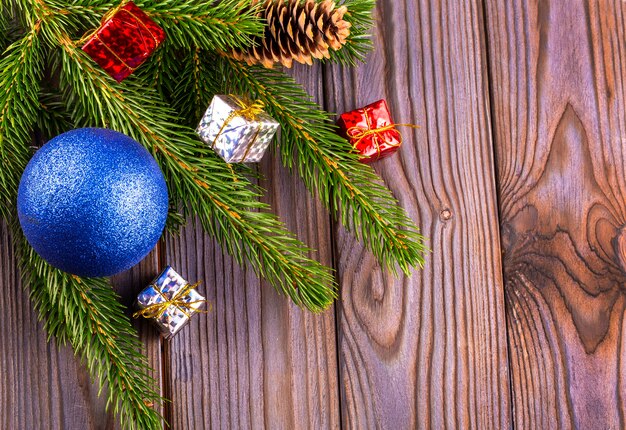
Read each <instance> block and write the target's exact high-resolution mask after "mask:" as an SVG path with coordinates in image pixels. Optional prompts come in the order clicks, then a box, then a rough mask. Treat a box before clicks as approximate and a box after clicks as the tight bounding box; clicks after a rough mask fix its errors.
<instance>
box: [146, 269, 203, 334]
mask: <svg viewBox="0 0 626 430" xmlns="http://www.w3.org/2000/svg"><path fill="white" fill-rule="evenodd" d="M193 287H194V285H190V284H189V283H188V282H187V281H185V280H184V279H183V277H182V276H180V275H179V274H178V273H176V271H174V269H172V268H171V267H170V266H167V267H166V268H165V270H163V272H161V274H160V275H159V276H157V277H156V279H155V280H154V281H153V282H152V284H150V285H149V286H148V287H146V288H145V289H144V290H143V291H141V293H139V296H137V308H139V311H137V312H135V315H134V316H135V317H139V316H143V317H145V318H149V319H152V320H153V321H154V323H155V324H156V325H157V327H158V328H159V330H160V331H161V332H162V333H163V335H164V336H165V337H166V338H167V337H171V336H174V335H175V334H176V333H178V332H179V331H180V329H181V328H183V327H184V326H185V324H187V323H188V322H189V319H190V318H191V316H192V315H193V314H195V313H196V312H200V311H201V308H202V306H203V305H204V303H205V302H206V300H205V298H204V297H202V296H201V295H200V294H198V292H197V291H196V290H195V289H194V288H193Z"/></svg>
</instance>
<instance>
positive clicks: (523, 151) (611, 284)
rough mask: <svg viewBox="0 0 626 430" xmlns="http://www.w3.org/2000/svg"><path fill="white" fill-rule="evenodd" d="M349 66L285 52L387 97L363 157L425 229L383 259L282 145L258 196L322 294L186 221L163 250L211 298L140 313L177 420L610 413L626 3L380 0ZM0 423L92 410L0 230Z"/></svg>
mask: <svg viewBox="0 0 626 430" xmlns="http://www.w3.org/2000/svg"><path fill="white" fill-rule="evenodd" d="M376 23H377V26H376V30H375V33H374V43H375V47H376V49H375V51H374V52H372V54H371V55H370V56H369V60H368V62H367V64H364V65H361V66H359V67H358V68H356V69H347V68H342V67H336V66H320V65H316V66H314V67H311V68H304V67H298V68H295V69H294V71H293V73H294V75H295V76H296V77H297V79H298V80H299V81H300V82H302V83H303V85H305V86H306V88H308V90H309V91H310V92H311V94H312V95H313V96H314V97H315V99H316V100H317V101H318V102H319V103H320V104H321V105H322V106H324V107H325V108H327V109H329V110H331V111H335V112H339V111H344V110H351V109H353V108H356V107H360V106H362V105H364V104H367V103H369V102H372V101H375V100H377V99H379V98H383V97H384V98H386V99H387V101H388V102H389V104H390V107H391V109H392V111H393V114H394V118H395V119H396V121H397V122H399V123H400V122H403V123H406V122H410V123H418V124H420V125H422V128H421V129H419V130H415V131H405V133H404V135H405V144H404V146H403V148H402V149H401V151H400V154H399V155H397V156H395V157H393V158H390V159H387V160H385V161H382V162H379V163H377V164H376V165H375V169H376V170H377V171H378V172H379V173H380V175H381V176H382V178H383V179H384V180H385V182H386V183H387V184H388V185H389V187H390V188H391V189H392V190H393V192H394V193H395V195H396V196H397V198H398V199H399V201H400V202H401V204H402V205H403V206H404V207H405V208H406V209H407V210H408V212H409V213H410V214H411V216H412V217H413V218H414V220H415V221H416V222H417V223H418V224H419V225H420V227H421V229H422V231H423V233H424V234H425V235H426V236H428V237H429V238H430V242H429V244H430V246H431V247H432V249H433V252H432V253H431V254H429V255H428V258H427V263H426V267H425V269H424V270H423V271H415V272H414V274H413V276H412V277H400V278H394V277H392V276H390V275H389V274H387V273H385V272H384V271H382V270H381V268H380V267H379V265H378V264H377V263H376V261H375V259H374V258H373V257H372V256H371V255H370V254H369V253H368V252H367V251H365V250H364V249H363V247H362V245H361V244H359V243H358V242H357V241H356V240H355V239H354V238H353V237H352V236H351V235H350V234H349V233H346V232H345V231H344V230H343V229H342V228H340V227H339V226H338V225H336V224H335V223H334V222H333V221H332V219H331V218H330V216H329V214H328V213H327V212H325V211H324V210H323V209H322V208H321V206H320V204H319V203H317V202H316V201H315V199H313V198H311V197H310V196H309V195H308V193H307V192H306V191H305V189H304V187H303V185H302V183H301V181H300V180H299V179H298V178H296V177H294V176H292V175H290V174H289V173H288V172H286V171H285V170H284V169H283V168H282V167H281V165H280V163H279V162H278V161H277V157H275V156H268V157H266V158H265V160H264V162H263V163H261V166H260V168H261V170H262V171H263V173H264V174H265V175H266V178H267V179H266V180H265V181H264V183H263V184H262V185H263V186H264V187H266V188H267V189H268V190H269V191H268V193H267V197H266V198H267V201H268V202H269V203H270V204H271V205H272V206H273V208H274V209H275V210H276V212H277V213H278V214H279V215H280V216H281V218H282V219H283V220H284V221H285V222H286V223H287V225H288V226H289V227H290V228H291V229H292V230H293V231H295V232H297V234H298V237H299V238H301V239H302V240H304V241H305V242H306V243H308V244H310V245H311V246H312V247H314V248H316V249H317V251H316V252H315V257H316V258H318V259H320V260H321V261H322V262H324V263H325V264H328V265H331V266H333V267H335V268H336V270H337V276H338V279H339V282H340V286H341V300H340V301H339V302H338V303H337V304H336V306H335V307H334V308H333V309H332V310H330V311H328V312H326V313H324V314H322V315H318V316H313V315H310V314H308V313H306V312H304V311H301V310H299V309H297V308H296V307H294V306H293V305H291V304H290V303H289V302H288V301H287V300H286V299H284V298H282V297H279V296H278V295H277V294H276V293H274V291H273V290H272V289H271V288H270V287H268V286H267V285H264V284H263V282H260V281H259V280H258V279H257V278H256V277H255V276H254V274H253V273H250V272H247V271H245V270H242V269H241V268H240V267H239V266H238V265H237V264H235V263H234V262H233V260H232V259H231V258H229V257H227V256H225V255H224V254H223V253H222V252H221V250H220V249H219V247H218V246H216V244H215V243H214V242H213V241H212V240H211V239H210V238H208V237H207V236H205V235H203V234H202V233H201V231H200V229H198V228H196V227H195V226H194V225H193V224H192V225H189V226H188V227H187V228H185V230H184V231H183V233H182V234H181V236H180V237H176V238H169V239H167V240H166V241H165V242H164V243H162V244H160V246H159V247H158V248H157V250H155V252H153V253H152V254H151V256H150V257H149V258H147V259H146V260H145V261H144V262H143V263H141V264H140V265H139V266H138V267H136V268H134V269H133V270H132V271H130V272H129V273H126V274H123V275H121V276H118V277H116V278H115V280H114V281H115V285H116V287H117V289H118V291H119V292H120V294H121V295H122V299H123V301H124V302H125V303H126V304H128V305H130V303H131V302H132V300H133V298H134V296H135V295H136V294H137V292H138V291H139V290H140V289H141V288H142V287H143V286H144V285H145V284H146V283H147V282H149V280H150V279H151V278H152V277H153V276H154V275H155V274H156V273H157V272H158V271H159V268H160V267H162V266H163V265H164V264H165V263H170V264H172V265H173V266H174V267H175V268H176V269H177V270H178V271H179V272H181V273H182V274H184V275H185V276H186V278H187V279H189V280H196V279H203V280H204V284H203V285H204V291H205V293H206V295H207V296H208V298H209V299H210V300H211V301H212V302H213V309H214V310H213V312H211V313H209V314H208V315H206V316H204V315H203V316H199V317H196V318H194V320H193V322H192V324H191V325H190V326H189V327H187V328H186V329H185V330H184V331H182V332H181V333H180V334H179V335H178V336H176V337H175V338H174V339H173V340H172V341H171V342H163V341H161V340H160V339H159V337H158V336H157V333H156V331H155V330H154V329H153V328H152V327H151V326H150V325H149V324H147V323H145V322H141V323H135V324H136V326H137V328H138V329H139V332H140V335H141V338H142V340H143V341H144V344H145V347H146V353H147V354H148V356H149V357H150V361H151V363H152V365H153V367H154V369H155V376H156V377H157V379H158V381H159V382H160V384H161V389H162V390H161V391H162V393H163V395H164V396H165V397H168V398H170V399H171V400H172V402H171V403H168V404H167V405H166V407H165V410H164V411H163V413H164V415H165V416H166V418H167V420H168V422H170V424H171V428H173V429H202V428H277V429H282V428H284V429H293V428H314V429H317V428H333V429H334V428H350V429H365V428H384V429H409V428H418V427H419V428H436V429H439V428H477V429H505V428H512V427H515V428H520V429H526V428H531V429H552V428H563V429H569V428H579V429H621V428H626V321H625V320H624V313H625V308H626V297H625V293H626V288H625V287H624V285H625V282H626V272H625V270H626V229H625V228H624V225H625V223H626V151H625V148H626V2H623V1H621V0H589V1H582V0H571V1H565V0H561V1H557V0H535V1H528V0H513V1H503V0H484V1H479V0H447V1H443V0H442V1H438V0H379V1H378V10H377V13H376ZM0 264H1V266H0V269H1V270H0V282H1V288H2V294H0V315H1V316H2V317H1V318H0V344H1V347H0V428H2V429H40V428H41V429H48V428H52V429H70V430H73V429H109V428H117V424H116V420H115V417H114V416H112V415H111V414H108V413H106V412H105V409H104V401H103V399H101V398H98V397H97V392H96V389H95V386H94V385H93V384H92V382H91V381H90V379H89V377H88V374H87V372H86V370H85V367H84V366H83V365H81V364H80V362H79V361H78V360H77V359H76V358H74V356H73V353H72V351H71V349H70V348H69V347H58V346H57V345H56V344H55V343H54V342H51V343H49V342H47V341H46V335H45V333H44V331H43V329H42V326H41V323H39V322H38V321H37V316H36V314H35V312H34V311H33V309H32V306H31V303H30V302H29V299H28V292H27V291H24V289H23V288H22V287H21V285H20V281H19V275H18V273H17V269H16V262H15V259H14V255H13V252H12V250H11V248H10V239H9V237H8V233H7V230H6V228H4V227H2V228H1V229H0Z"/></svg>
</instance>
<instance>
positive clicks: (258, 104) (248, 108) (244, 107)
mask: <svg viewBox="0 0 626 430" xmlns="http://www.w3.org/2000/svg"><path fill="white" fill-rule="evenodd" d="M228 96H229V97H231V98H232V99H233V100H235V102H236V103H237V105H239V108H240V109H235V110H234V111H232V112H231V113H230V114H229V115H228V117H226V120H225V121H224V124H222V127H221V128H220V131H218V132H217V134H216V135H215V139H213V143H212V144H211V149H214V148H215V145H216V144H217V139H219V137H220V136H221V135H222V133H223V132H224V129H225V128H226V126H227V125H228V124H229V123H230V122H231V121H232V120H233V119H234V118H235V117H238V116H242V117H244V118H245V119H247V120H248V121H255V120H257V119H258V117H259V115H260V114H261V113H262V112H263V108H265V103H263V101H261V100H256V101H254V102H250V101H247V100H244V99H242V98H239V97H237V96H236V95H234V94H229V95H228ZM261 127H262V125H261V124H260V123H259V125H258V127H257V129H256V133H255V135H254V137H253V138H252V139H251V140H250V143H248V147H247V148H246V152H245V153H244V154H243V158H242V160H241V161H242V162H245V161H246V158H248V154H249V153H250V150H251V149H252V145H254V143H255V142H256V140H257V138H258V137H259V133H260V132H261Z"/></svg>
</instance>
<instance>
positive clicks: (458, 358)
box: [326, 0, 511, 429]
mask: <svg viewBox="0 0 626 430" xmlns="http://www.w3.org/2000/svg"><path fill="white" fill-rule="evenodd" d="M376 21H377V28H376V30H375V34H374V45H375V50H374V52H373V53H372V54H371V55H370V56H369V58H368V60H367V63H366V64H365V65H362V66H360V67H359V68H358V69H356V71H352V70H350V69H346V68H341V67H329V73H328V74H327V76H328V79H327V82H326V90H327V94H328V100H329V105H328V108H329V109H330V110H332V111H336V112H343V111H347V110H352V109H354V108H358V107H361V106H364V105H366V104H368V103H371V102H373V101H375V100H377V99H380V98H386V99H387V101H388V103H389V105H390V109H391V111H392V112H393V118H394V119H395V121H396V122H397V123H417V124H420V125H421V126H422V128H421V129H419V130H417V131H412V130H410V129H403V130H402V133H403V135H404V138H405V141H404V145H403V147H402V148H401V150H400V154H399V155H396V156H394V157H393V158H390V159H386V160H383V161H381V162H378V163H376V164H375V165H374V167H375V169H376V171H377V172H379V173H380V175H381V176H382V178H383V179H384V180H385V182H386V183H387V184H388V185H389V186H390V188H391V189H392V190H393V192H394V194H395V195H396V197H397V198H398V199H399V201H400V203H401V204H402V205H403V206H404V207H405V208H406V209H407V210H408V212H409V213H410V215H411V216H412V217H413V218H414V219H415V221H416V222H418V224H419V225H420V226H421V230H422V232H423V233H424V234H425V235H426V236H427V237H429V238H430V242H429V243H430V246H431V248H432V249H433V252H432V253H431V254H430V255H428V257H427V260H426V267H425V269H424V270H423V271H421V272H420V271H415V272H414V273H413V276H412V277H411V278H407V277H400V278H399V279H394V278H393V277H392V276H391V275H389V274H387V273H384V272H383V271H381V268H380V267H379V265H378V264H377V262H376V261H375V259H374V257H373V256H372V255H371V254H370V253H368V252H366V251H365V250H364V249H363V247H362V246H361V245H360V244H359V243H358V242H357V241H356V240H355V239H354V238H353V236H352V235H351V234H348V233H346V232H345V231H343V230H338V233H337V256H338V261H339V275H340V279H341V290H342V302H341V308H340V320H339V327H340V328H339V330H340V334H339V338H340V344H339V349H340V377H341V390H342V392H341V394H342V408H343V412H344V414H343V423H344V427H345V428H350V429H362V428H391V429H400V428H480V429H486V428H494V429H503V428H508V427H510V425H511V423H510V412H509V403H510V401H509V385H508V367H507V345H506V338H505V332H504V330H502V327H504V324H505V317H504V313H505V312H504V302H503V286H502V279H501V262H500V255H499V254H500V247H499V234H498V216H497V202H496V191H495V186H494V172H493V156H492V143H491V135H490V119H489V104H488V85H487V75H486V70H485V68H486V55H485V47H484V41H483V25H484V22H483V16H482V9H481V2H478V1H467V2H459V1H456V0H449V1H427V0H423V1H412V0H379V2H378V11H377V14H376Z"/></svg>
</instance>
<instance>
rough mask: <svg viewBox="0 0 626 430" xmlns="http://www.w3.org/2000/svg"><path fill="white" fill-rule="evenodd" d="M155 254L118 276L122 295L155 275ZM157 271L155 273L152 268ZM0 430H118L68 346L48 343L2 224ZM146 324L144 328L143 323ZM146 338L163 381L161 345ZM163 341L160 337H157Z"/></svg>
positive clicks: (85, 371)
mask: <svg viewBox="0 0 626 430" xmlns="http://www.w3.org/2000/svg"><path fill="white" fill-rule="evenodd" d="M154 261H155V257H154V254H152V255H151V256H150V257H149V258H147V259H146V261H144V262H142V263H141V264H140V265H138V266H137V267H136V268H134V269H133V270H132V271H131V272H129V273H128V274H125V275H121V276H120V277H117V279H116V281H117V285H118V286H119V287H118V288H119V290H120V293H121V294H127V295H130V294H131V290H132V289H136V288H137V284H133V282H134V281H142V282H143V280H144V279H145V276H153V275H148V274H147V272H151V271H153V267H154ZM150 267H152V268H150ZM0 269H1V270H0V282H1V285H2V291H3V292H2V294H0V315H2V318H1V319H0V343H1V344H2V347H1V348H0V428H2V429H11V430H22V429H23V430H31V429H63V430H74V429H113V428H118V425H117V423H116V420H115V417H114V416H113V415H112V414H110V413H107V412H106V410H105V404H106V399H105V398H104V397H98V396H97V392H98V390H97V386H96V384H94V383H93V382H92V381H91V380H90V378H89V373H88V371H87V369H86V368H85V366H83V365H82V364H81V362H80V360H78V359H77V358H76V357H75V356H74V353H73V351H72V349H71V348H70V347H69V346H58V345H57V344H56V343H55V342H54V341H51V342H47V341H46V339H47V335H46V333H45V331H44V329H43V326H42V323H41V322H39V321H38V320H37V318H38V317H37V313H36V312H35V311H34V310H33V305H32V303H31V301H30V299H29V297H28V291H26V290H25V289H24V288H23V287H22V284H21V282H20V275H19V272H18V270H17V261H16V257H15V252H14V250H13V248H12V245H11V239H10V236H9V233H8V229H7V227H6V226H5V225H4V224H1V225H0ZM141 324H142V325H143V324H144V323H141ZM153 339H155V337H146V339H144V341H145V345H146V351H145V352H146V353H147V354H148V357H149V359H150V363H151V365H153V366H154V367H155V369H157V374H155V377H157V379H158V377H159V373H158V371H159V370H160V359H159V358H160V346H159V345H158V344H155V342H154V341H153ZM156 339H157V342H159V340H158V337H156Z"/></svg>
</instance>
